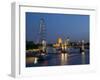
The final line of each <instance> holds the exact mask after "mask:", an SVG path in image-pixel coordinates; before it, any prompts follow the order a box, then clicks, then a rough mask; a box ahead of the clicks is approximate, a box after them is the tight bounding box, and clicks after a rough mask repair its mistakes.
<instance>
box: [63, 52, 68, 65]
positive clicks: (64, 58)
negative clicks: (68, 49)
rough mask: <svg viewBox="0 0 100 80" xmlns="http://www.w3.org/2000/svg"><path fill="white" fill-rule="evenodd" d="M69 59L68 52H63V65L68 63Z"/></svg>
mask: <svg viewBox="0 0 100 80" xmlns="http://www.w3.org/2000/svg"><path fill="white" fill-rule="evenodd" d="M67 61H68V53H61V65H65V64H67Z"/></svg>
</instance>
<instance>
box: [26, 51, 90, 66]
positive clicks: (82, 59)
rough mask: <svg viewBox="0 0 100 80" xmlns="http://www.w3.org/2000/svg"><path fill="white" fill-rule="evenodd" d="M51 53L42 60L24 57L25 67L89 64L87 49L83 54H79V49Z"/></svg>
mask: <svg viewBox="0 0 100 80" xmlns="http://www.w3.org/2000/svg"><path fill="white" fill-rule="evenodd" d="M50 51H51V50H50ZM51 52H52V51H51ZM51 52H49V53H48V54H47V56H46V57H45V59H44V60H39V58H38V57H34V56H30V57H26V67H43V66H63V65H85V64H89V63H90V54H89V49H85V52H80V51H79V49H70V52H69V53H51Z"/></svg>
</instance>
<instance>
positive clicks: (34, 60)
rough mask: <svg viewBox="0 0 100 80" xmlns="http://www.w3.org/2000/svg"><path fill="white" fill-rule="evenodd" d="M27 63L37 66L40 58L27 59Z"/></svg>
mask: <svg viewBox="0 0 100 80" xmlns="http://www.w3.org/2000/svg"><path fill="white" fill-rule="evenodd" d="M26 63H27V64H32V63H33V64H36V63H38V58H37V57H27V58H26Z"/></svg>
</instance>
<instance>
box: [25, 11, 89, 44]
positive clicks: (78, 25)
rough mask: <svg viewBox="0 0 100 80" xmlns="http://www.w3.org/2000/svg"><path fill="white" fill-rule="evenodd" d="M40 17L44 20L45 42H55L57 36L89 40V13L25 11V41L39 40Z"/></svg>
mask: <svg viewBox="0 0 100 80" xmlns="http://www.w3.org/2000/svg"><path fill="white" fill-rule="evenodd" d="M41 18H43V19H44V21H45V27H46V40H47V43H55V42H56V41H57V38H59V37H61V38H62V39H65V38H67V37H69V39H70V41H72V42H74V41H75V42H76V41H80V40H85V42H89V15H79V14H77V15H76V14H58V13H57V14H51V13H33V12H26V40H27V41H34V42H35V43H37V42H38V41H39V30H40V19H41Z"/></svg>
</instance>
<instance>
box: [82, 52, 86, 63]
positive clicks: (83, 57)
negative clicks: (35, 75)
mask: <svg viewBox="0 0 100 80" xmlns="http://www.w3.org/2000/svg"><path fill="white" fill-rule="evenodd" d="M82 64H85V52H82Z"/></svg>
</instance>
